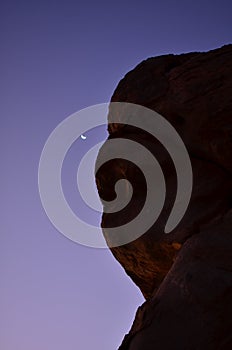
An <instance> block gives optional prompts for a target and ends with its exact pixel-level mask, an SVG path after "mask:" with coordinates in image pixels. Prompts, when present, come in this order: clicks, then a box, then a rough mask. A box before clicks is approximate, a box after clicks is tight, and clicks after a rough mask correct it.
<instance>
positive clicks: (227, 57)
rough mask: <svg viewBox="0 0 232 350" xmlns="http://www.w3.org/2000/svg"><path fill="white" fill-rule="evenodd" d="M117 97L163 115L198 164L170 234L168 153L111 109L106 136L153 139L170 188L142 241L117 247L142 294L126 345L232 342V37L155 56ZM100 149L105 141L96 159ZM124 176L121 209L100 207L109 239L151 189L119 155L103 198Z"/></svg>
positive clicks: (193, 349)
mask: <svg viewBox="0 0 232 350" xmlns="http://www.w3.org/2000/svg"><path fill="white" fill-rule="evenodd" d="M112 101H113V102H130V103H135V104H139V105H142V106H145V107H148V108H150V109H152V110H154V111H156V112H158V113H160V114H161V115H162V116H163V117H165V118H166V119H167V120H168V121H169V122H170V123H171V124H172V125H173V126H174V128H175V129H176V130H177V132H178V133H179V135H180V136H181V138H182V139H183V141H184V143H185V145H186V148H187V150H188V152H189V155H190V159H191V163H192V168H193V193H192V197H191V201H190V204H189V207H188V209H187V211H186V214H185V216H184V218H183V219H182V221H181V222H180V224H179V225H178V226H177V227H176V228H175V229H174V230H173V231H172V232H171V233H170V234H164V227H165V224H166V221H167V218H168V216H169V214H170V210H171V208H172V206H173V203H174V199H175V193H176V187H177V181H176V173H175V168H174V165H173V163H172V160H171V159H170V156H169V154H168V153H167V151H166V150H165V149H164V148H163V146H162V145H161V144H160V143H159V142H158V141H157V140H155V139H153V138H152V137H151V136H150V135H149V134H148V133H146V132H144V131H142V130H140V129H136V128H134V127H131V126H128V125H126V124H127V118H129V116H127V114H126V111H125V113H122V114H118V115H117V120H118V122H117V123H114V124H112V123H110V122H111V120H112V119H111V116H112V114H113V113H114V111H113V110H112V109H110V110H109V128H108V130H109V138H111V139H113V138H119V137H120V138H121V137H123V138H128V139H131V140H134V141H136V142H139V143H141V144H143V145H144V146H145V147H147V148H148V149H149V150H150V151H151V152H152V153H153V155H154V156H155V157H156V159H157V160H158V161H159V163H160V165H161V168H162V170H163V172H164V174H165V180H166V186H167V197H166V200H165V205H164V208H163V210H162V212H161V215H160V217H159V218H158V220H157V221H156V222H155V224H154V225H153V226H152V227H151V228H150V229H149V230H148V231H147V232H146V233H145V234H144V235H143V236H141V237H140V238H138V239H137V240H135V241H133V242H131V243H129V244H126V245H124V246H119V247H115V248H111V251H112V253H113V255H114V256H115V258H116V259H117V260H118V261H119V263H120V264H121V265H122V266H123V268H124V269H125V271H126V273H127V274H128V275H129V276H130V277H131V278H132V280H133V281H134V282H135V284H136V285H137V286H138V287H139V288H140V290H141V292H142V293H143V295H144V297H145V299H146V302H145V303H144V304H143V305H142V306H141V307H140V308H139V309H138V311H137V314H136V317H135V321H134V324H133V326H132V329H131V331H130V333H129V334H128V335H126V337H125V339H124V341H123V343H122V345H121V347H120V350H124V349H125V350H127V349H129V350H140V349H141V350H150V349H180V350H182V349H183V350H203V349H206V350H207V349H209V350H214V349H215V350H216V349H218V350H219V349H220V350H226V349H232V235H231V228H232V210H231V207H232V177H231V176H232V161H231V160H232V158H231V155H232V45H226V46H224V47H222V48H220V49H217V50H212V51H210V52H207V53H189V54H183V55H165V56H160V57H154V58H149V59H147V60H145V61H143V62H142V63H140V64H139V65H138V66H137V67H136V68H135V69H134V70H132V71H131V72H129V73H128V74H126V76H125V77H124V78H123V79H122V80H121V82H120V83H119V85H118V87H117V88H116V90H115V92H114V94H113V97H112ZM104 152H107V150H105V149H104V146H103V147H102V149H101V151H100V153H99V158H101V156H102V155H104ZM144 161H145V160H144ZM121 178H126V179H128V180H129V181H130V182H131V184H132V186H133V189H134V193H133V197H132V200H131V202H130V203H129V204H128V206H127V207H126V208H125V209H123V210H121V211H120V212H119V213H117V214H103V218H102V227H103V233H104V236H105V238H106V240H107V241H110V237H109V235H108V232H107V227H112V226H120V225H122V224H123V223H125V222H127V221H129V220H131V219H132V218H133V217H135V216H136V215H138V213H139V212H140V210H141V208H142V207H143V204H144V200H145V196H146V190H147V189H146V184H144V178H143V175H142V174H141V172H140V171H139V169H138V168H137V167H136V166H134V165H133V164H132V163H131V162H128V161H124V160H121V159H115V160H111V161H110V162H108V163H106V164H105V165H104V166H102V167H101V168H100V170H99V171H98V173H97V185H98V190H99V194H100V196H101V197H102V198H103V199H105V200H112V199H113V198H114V196H115V192H114V184H115V183H116V181H117V180H118V179H121ZM126 196H127V190H126V188H125V197H126Z"/></svg>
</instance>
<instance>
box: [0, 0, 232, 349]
mask: <svg viewBox="0 0 232 350" xmlns="http://www.w3.org/2000/svg"><path fill="white" fill-rule="evenodd" d="M0 7H1V8H0V13H1V19H0V26H1V30H0V33H1V34H0V37H1V65H0V69H1V96H2V102H1V105H0V110H1V153H2V159H3V160H4V165H3V166H2V169H1V185H2V196H1V199H2V210H1V212H2V213H3V211H4V214H3V215H2V218H1V224H2V229H1V237H0V240H1V241H0V249H1V255H0V260H1V261H0V275H1V283H0V348H1V349H2V350H32V349H33V350H41V349H43V350H53V349H54V350H64V349H68V350H90V349H99V350H111V349H112V350H113V349H117V347H118V346H119V344H120V342H121V340H122V338H123V336H124V334H125V333H126V332H127V331H128V330H129V328H130V325H131V323H132V320H133V317H134V312H135V310H136V308H137V306H138V305H140V304H141V303H142V302H143V297H142V295H141V293H140V291H139V290H138V288H137V287H136V286H135V285H134V284H133V283H132V282H131V281H130V279H129V278H128V277H127V276H126V274H125V273H124V271H123V269H122V268H121V266H120V265H119V264H118V263H117V261H116V260H115V259H114V258H113V257H112V255H111V253H110V252H109V251H108V250H102V249H93V248H87V247H84V246H80V245H78V244H75V243H73V242H72V241H69V240H68V239H67V238H65V237H64V236H63V235H61V234H60V233H59V232H58V231H57V230H56V229H55V228H54V227H53V226H52V224H51V223H50V221H49V220H48V218H47V216H46V214H45V212H44V210H43V208H42V205H41V202H40V198H39V193H38V186H37V171H38V162H39V157H40V153H41V151H42V148H43V145H44V143H45V141H46V139H47V137H48V136H49V134H50V133H51V131H52V130H53V129H54V128H55V127H56V126H57V124H58V123H59V122H61V121H62V120H64V119H65V118H66V117H67V116H69V115H70V114H72V113H74V112H76V111H78V110H80V109H82V108H84V107H87V106H90V105H93V104H96V103H101V102H107V101H109V99H110V96H111V95H112V92H113V90H114V89H115V87H116V85H117V83H118V82H119V80H120V79H121V78H122V77H123V76H124V74H125V73H127V72H128V71H129V70H131V69H132V68H133V67H134V66H135V65H137V64H138V63H139V62H140V61H141V60H143V59H146V58H147V57H150V56H156V55H161V54H166V53H182V52H188V51H207V50H209V49H213V48H216V47H219V46H222V45H223V44H226V43H229V42H231V41H232V40H231V34H232V28H231V12H232V5H231V1H229V0H228V1H225V0H221V1H218V0H214V1H209V0H207V1H204V0H202V1H195V2H193V1H186V0H185V1H182V0H181V1H171V0H169V1H165V0H162V1H143V2H142V1H141V2H135V1H125V0H124V1H117V2H112V3H111V2H109V1H108V2H107V1H98V2H94V1H92V2H89V1H83V2H80V1H74V0H73V1H49V0H47V1H45V0H40V1H33V0H31V1H25V0H22V1H16V0H15V1H10V0H8V1H6V0H3V1H2V2H1V5H0ZM105 135H106V134H105V131H104V129H98V130H97V131H96V132H95V134H93V136H91V135H90V136H89V137H88V139H87V140H86V141H84V142H83V143H80V145H79V147H81V151H82V152H83V150H84V151H85V147H86V149H88V147H90V144H91V142H93V140H101V139H104V137H105ZM73 154H75V152H74V153H73ZM74 159H75V157H73V155H72V156H70V159H69V162H68V163H69V165H68V171H67V169H66V173H65V179H66V182H67V181H68V174H69V170H70V176H71V179H74V178H73V171H74V168H75V164H74V165H73V160H74ZM67 183H68V182H67ZM67 183H66V192H67V196H68V195H70V202H72V203H73V204H74V205H75V203H74V202H75V199H74V197H72V191H71V190H70V188H72V187H71V186H73V185H70V187H69V186H67ZM69 192H70V193H69ZM82 214H83V215H85V213H84V212H83V213H82ZM92 219H93V220H95V221H96V222H99V217H94V218H92Z"/></svg>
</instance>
